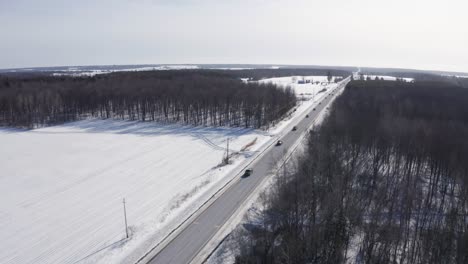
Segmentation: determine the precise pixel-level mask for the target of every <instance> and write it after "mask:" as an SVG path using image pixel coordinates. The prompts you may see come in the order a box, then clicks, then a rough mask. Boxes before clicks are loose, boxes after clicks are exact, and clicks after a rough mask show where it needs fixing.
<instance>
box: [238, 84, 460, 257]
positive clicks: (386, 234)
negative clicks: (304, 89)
mask: <svg viewBox="0 0 468 264" xmlns="http://www.w3.org/2000/svg"><path fill="white" fill-rule="evenodd" d="M467 105H468V90H467V89H464V88H460V87H459V86H454V85H451V84H447V83H440V82H415V83H405V82H391V81H380V80H378V81H352V82H351V83H350V84H348V86H347V87H346V89H345V91H344V92H343V94H342V95H341V96H339V97H338V98H337V99H336V101H335V102H334V105H333V107H332V108H331V111H330V114H329V116H328V117H327V118H326V119H325V120H324V123H323V124H322V126H321V127H320V128H319V129H317V130H316V131H313V132H311V133H310V136H309V140H308V144H307V147H306V150H305V152H304V155H303V156H302V157H300V158H299V160H298V162H297V166H296V167H295V169H294V170H293V171H291V172H287V171H286V172H281V173H280V175H277V179H276V181H275V183H274V184H273V186H272V188H271V189H270V190H269V191H268V193H267V194H266V195H265V196H264V197H263V199H262V201H263V202H262V205H263V206H262V207H263V208H264V209H262V210H261V212H260V213H259V215H258V217H257V218H256V219H255V221H253V222H248V223H246V224H244V225H243V228H241V231H240V232H238V233H237V235H236V236H235V241H236V248H237V256H236V258H235V262H236V263H468V232H467V231H468V163H467V162H466V161H467V160H468V142H467V140H466V139H467V138H468V108H467V107H466V106H467Z"/></svg>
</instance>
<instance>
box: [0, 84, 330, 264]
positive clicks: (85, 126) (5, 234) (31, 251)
mask: <svg viewBox="0 0 468 264" xmlns="http://www.w3.org/2000/svg"><path fill="white" fill-rule="evenodd" d="M314 78H315V77H314ZM263 81H265V82H274V83H277V84H284V85H292V86H294V88H296V89H297V88H298V87H299V86H301V85H296V84H293V81H294V78H292V77H286V78H274V79H268V80H263ZM304 85H305V86H307V85H309V84H304ZM332 85H335V84H332ZM310 86H311V87H309V88H305V89H308V90H307V91H309V90H310V92H311V93H315V94H316V93H317V92H318V91H319V89H323V87H322V86H321V85H310ZM301 88H302V87H301ZM298 90H299V89H297V90H296V92H298ZM324 94H325V93H319V94H318V95H316V96H315V97H314V99H313V100H308V101H303V102H302V103H301V105H300V106H298V107H297V108H296V111H295V112H294V113H293V115H292V117H290V118H289V119H287V120H285V121H282V122H280V123H279V124H278V125H277V126H276V127H274V128H272V129H271V130H270V131H259V130H252V129H242V128H207V127H188V126H181V125H162V124H157V123H143V122H130V121H115V120H86V121H79V122H72V123H67V124H64V125H60V126H54V127H48V128H42V129H35V130H29V131H26V130H14V129H1V128H0V146H1V148H0V166H1V167H2V171H1V173H0V195H1V198H2V199H0V226H2V228H1V229H0V235H1V236H2V238H3V239H2V241H1V242H0V259H1V260H2V263H95V262H99V263H118V262H121V263H128V262H132V261H134V260H136V259H138V258H139V257H140V256H142V255H143V254H144V253H146V251H147V250H148V249H149V248H151V247H152V246H154V245H155V244H156V243H157V242H158V241H160V240H161V239H162V238H163V237H164V236H165V235H166V234H167V233H168V232H170V231H171V230H172V229H173V228H174V227H175V226H177V225H178V224H179V223H180V222H181V221H182V220H183V219H185V217H186V216H187V215H188V214H190V213H192V212H193V211H195V210H196V209H197V208H198V207H199V206H200V205H201V204H203V203H204V201H206V200H207V199H209V197H210V196H211V195H212V194H213V193H214V192H216V190H218V189H219V188H220V187H221V186H223V185H224V184H225V183H226V182H227V181H229V180H230V179H231V177H232V176H233V175H234V173H233V172H237V170H240V169H241V168H242V165H243V164H246V162H248V161H249V160H250V159H251V157H252V156H253V155H254V154H255V153H256V151H258V150H260V149H262V148H264V147H266V146H267V145H268V144H269V143H271V142H273V141H274V140H275V135H279V134H281V132H282V131H283V130H284V129H289V125H291V122H292V121H293V120H296V119H297V118H303V117H301V115H302V114H303V113H304V111H305V110H306V109H307V108H309V107H311V106H312V105H313V104H314V103H315V102H316V101H317V100H319V99H320V98H321V96H323V95H324ZM227 138H229V139H230V149H231V152H232V151H233V150H234V151H236V150H237V151H238V150H240V149H241V148H242V147H244V146H246V145H248V144H249V143H252V142H253V141H254V140H255V139H256V141H255V144H253V145H252V146H251V147H250V149H248V150H246V151H244V152H241V153H240V154H238V155H236V157H235V158H234V159H233V160H234V161H233V164H231V165H228V166H223V167H218V165H219V164H220V163H221V160H222V158H223V156H224V154H225V146H226V140H227ZM123 198H125V199H126V206H127V216H128V224H129V227H130V239H125V228H124V218H123V207H122V206H123V205H122V199H123Z"/></svg>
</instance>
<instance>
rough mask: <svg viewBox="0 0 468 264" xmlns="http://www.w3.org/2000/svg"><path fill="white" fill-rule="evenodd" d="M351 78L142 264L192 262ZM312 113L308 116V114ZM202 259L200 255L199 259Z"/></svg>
mask: <svg viewBox="0 0 468 264" xmlns="http://www.w3.org/2000/svg"><path fill="white" fill-rule="evenodd" d="M348 82H349V78H348V79H346V80H344V81H342V82H341V83H340V85H338V86H337V87H336V88H335V89H333V90H331V91H328V95H327V96H326V97H324V98H323V99H322V101H321V102H319V103H318V104H317V105H315V106H312V107H311V108H310V109H308V110H307V111H306V113H305V114H304V115H303V118H302V119H301V120H300V121H299V122H298V123H296V124H292V125H293V126H296V128H297V130H295V131H293V130H292V129H291V127H287V128H285V129H286V130H288V131H285V132H284V133H283V136H282V137H281V138H280V140H281V141H283V144H282V145H281V146H275V145H274V144H272V145H271V146H270V147H269V148H268V149H267V150H266V151H265V152H264V153H263V154H262V155H260V156H259V157H257V159H256V160H255V161H254V162H253V163H252V164H251V165H250V166H249V168H252V169H253V173H252V174H251V175H250V176H249V177H241V175H242V174H243V170H242V171H240V172H238V173H239V177H237V178H236V180H234V182H232V183H231V184H230V185H229V186H228V187H226V189H225V190H223V193H222V194H221V195H220V196H218V198H216V200H214V201H211V204H210V205H209V206H207V207H205V208H203V209H201V210H202V211H201V212H198V215H197V216H196V217H194V218H193V219H191V220H190V222H189V223H188V224H187V225H185V226H184V227H183V228H181V230H179V231H178V232H177V234H176V235H174V237H171V238H169V239H168V240H170V241H164V242H163V246H161V247H158V248H155V249H154V250H153V251H152V252H150V253H149V254H148V255H146V256H145V257H143V258H142V259H140V261H139V263H152V264H168V263H174V264H183V263H191V262H192V261H193V260H194V259H195V257H196V256H197V255H198V254H199V253H200V251H201V250H202V249H203V248H204V247H205V246H206V245H207V244H208V242H209V241H210V240H211V239H212V238H213V237H214V236H215V235H216V233H217V232H218V230H219V229H220V228H221V227H223V225H224V224H225V223H226V222H227V221H228V219H229V218H230V217H231V216H232V215H233V213H234V212H235V211H236V210H237V208H238V207H239V206H240V205H241V204H243V202H244V201H245V199H247V197H249V195H250V194H251V193H252V192H253V191H254V190H255V189H256V188H257V187H258V186H259V185H260V184H261V183H262V181H263V180H264V179H265V178H266V177H267V176H268V175H271V172H272V169H273V168H274V167H275V163H276V162H277V161H278V160H280V159H281V158H282V157H283V156H284V155H286V153H287V150H288V149H290V148H291V147H293V146H294V145H295V144H296V142H297V141H298V140H299V138H300V137H299V135H301V134H302V133H304V132H305V131H306V130H307V129H309V127H310V126H311V125H312V123H313V122H314V120H315V119H316V118H317V117H318V116H319V114H320V112H321V111H323V110H325V107H326V106H327V104H328V103H329V102H330V101H331V100H333V99H334V98H335V96H336V91H337V90H340V89H344V87H345V86H346V84H347V83H348ZM306 115H308V118H307V117H305V116H306ZM197 259H199V258H197Z"/></svg>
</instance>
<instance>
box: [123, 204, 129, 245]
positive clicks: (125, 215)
mask: <svg viewBox="0 0 468 264" xmlns="http://www.w3.org/2000/svg"><path fill="white" fill-rule="evenodd" d="M123 209H124V218H125V235H126V237H127V238H128V226H127V209H126V208H125V198H123Z"/></svg>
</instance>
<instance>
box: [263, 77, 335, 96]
mask: <svg viewBox="0 0 468 264" xmlns="http://www.w3.org/2000/svg"><path fill="white" fill-rule="evenodd" d="M333 81H334V77H333V79H332V82H333ZM259 82H260V83H273V84H276V85H280V86H284V87H285V86H290V87H291V88H293V89H294V91H295V93H296V95H297V96H298V98H300V99H311V98H313V97H314V96H316V95H317V93H318V92H319V91H320V90H322V89H323V88H325V87H327V86H328V84H327V83H328V80H327V76H291V77H278V78H270V79H263V80H260V81H259ZM301 82H303V83H301ZM330 85H335V84H330Z"/></svg>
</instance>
